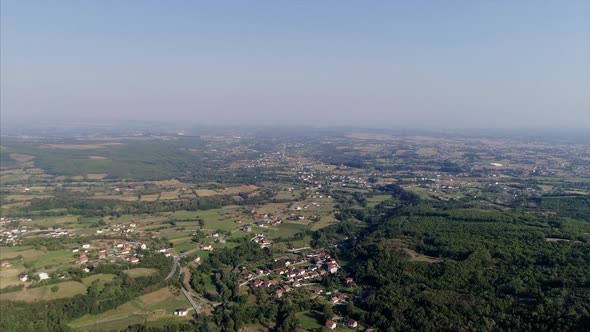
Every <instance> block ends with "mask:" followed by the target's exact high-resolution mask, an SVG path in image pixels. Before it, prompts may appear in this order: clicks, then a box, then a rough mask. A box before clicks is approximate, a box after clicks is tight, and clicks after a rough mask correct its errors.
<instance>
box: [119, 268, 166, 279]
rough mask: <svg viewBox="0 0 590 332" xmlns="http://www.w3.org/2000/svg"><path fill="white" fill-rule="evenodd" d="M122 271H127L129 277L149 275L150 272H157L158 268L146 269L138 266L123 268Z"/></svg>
mask: <svg viewBox="0 0 590 332" xmlns="http://www.w3.org/2000/svg"><path fill="white" fill-rule="evenodd" d="M124 272H125V273H127V275H128V276H129V277H131V278H138V277H144V276H149V275H151V274H154V273H156V272H158V270H156V269H146V268H144V267H139V268H136V269H130V270H125V271H124Z"/></svg>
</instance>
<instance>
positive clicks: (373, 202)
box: [367, 195, 391, 207]
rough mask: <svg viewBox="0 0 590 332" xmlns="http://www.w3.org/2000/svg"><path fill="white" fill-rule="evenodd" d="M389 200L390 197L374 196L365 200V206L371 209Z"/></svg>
mask: <svg viewBox="0 0 590 332" xmlns="http://www.w3.org/2000/svg"><path fill="white" fill-rule="evenodd" d="M390 198H391V195H375V196H373V197H368V198H367V205H369V206H370V207H373V206H375V205H377V204H379V203H381V202H383V201H386V200H388V199H390Z"/></svg>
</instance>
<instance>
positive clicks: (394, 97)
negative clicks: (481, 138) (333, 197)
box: [0, 0, 590, 128]
mask: <svg viewBox="0 0 590 332" xmlns="http://www.w3.org/2000/svg"><path fill="white" fill-rule="evenodd" d="M0 15H1V23H0V24H1V26H0V28H1V30H0V31H1V32H0V34H1V43H2V44H1V47H0V57H1V58H0V63H1V71H0V83H1V84H0V108H1V120H2V123H3V125H2V126H3V127H5V126H10V125H11V124H13V123H22V122H26V121H31V122H33V121H35V122H38V121H46V122H58V121H71V122H84V121H105V122H108V121H134V120H138V121H166V122H175V123H185V124H205V125H220V124H228V125H237V124H245V125H257V124H260V125H265V126H268V125H303V126H363V127H380V128H384V127H389V126H391V127H400V126H409V127H415V128H440V127H451V128H461V127H463V128H473V127H478V128H484V127H485V128H590V2H588V1H566V2H537V1H519V2H517V3H514V2H510V1H497V2H483V1H478V2H467V1H463V2H459V1H457V2H445V3H443V2H438V3H436V2H428V3H426V2H422V3H418V2H410V1H408V2H405V3H402V2H398V3H393V2H372V3H370V6H368V5H367V3H362V2H356V1H355V2H337V1H322V2H271V1H256V2H232V3H231V4H230V3H229V2H228V3H225V4H224V5H222V4H220V3H218V2H211V3H206V2H179V1H178V2H167V3H163V2H158V1H142V2H139V1H127V2H120V1H94V2H90V1H86V2H73V1H70V2H67V1H60V2H51V3H50V2H41V1H26V2H23V1H14V0H5V1H2V2H1V14H0Z"/></svg>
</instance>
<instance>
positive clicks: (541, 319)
mask: <svg viewBox="0 0 590 332" xmlns="http://www.w3.org/2000/svg"><path fill="white" fill-rule="evenodd" d="M0 156H1V165H0V166H1V174H0V175H1V185H0V198H1V219H0V263H1V266H0V283H1V285H0V312H2V319H1V320H0V327H1V328H2V330H3V331H34V330H37V331H58V330H59V331H123V330H127V331H220V330H223V331H300V330H301V331H303V330H305V331H322V330H336V331H361V330H362V331H406V330H422V331H424V330H426V331H429V330H449V331H459V330H478V331H494V330H538V331H542V330H556V328H557V329H559V328H561V329H562V330H583V329H586V328H588V327H589V326H590V287H589V285H590V142H588V137H587V136H583V135H582V136H575V135H573V136H572V137H566V136H552V135H536V134H534V133H531V134H523V133H518V132H510V133H506V132H502V133H495V132H494V131H489V132H465V133H458V132H444V131H432V132H426V131H420V132H412V131H394V130H364V129H344V128H343V129H337V128H330V129H318V128H315V129H310V128H284V129H270V128H262V129H255V128H227V129H223V128H218V129H190V130H188V129H179V128H174V130H160V131H158V130H152V131H149V130H139V129H133V130H131V129H121V130H118V131H117V130H112V129H111V130H108V131H104V132H101V131H100V130H97V129H93V130H88V131H87V132H84V131H83V130H80V129H77V131H76V132H71V131H67V130H64V131H63V132H59V131H56V130H52V131H44V132H27V133H24V132H23V133H9V134H3V136H2V143H1V149H0Z"/></svg>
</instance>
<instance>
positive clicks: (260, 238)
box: [252, 233, 272, 248]
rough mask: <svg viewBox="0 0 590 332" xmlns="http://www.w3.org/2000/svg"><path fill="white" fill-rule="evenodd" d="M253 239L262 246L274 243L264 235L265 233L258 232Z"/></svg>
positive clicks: (265, 246)
mask: <svg viewBox="0 0 590 332" xmlns="http://www.w3.org/2000/svg"><path fill="white" fill-rule="evenodd" d="M252 241H254V242H256V243H258V245H260V248H268V247H270V246H271V245H272V242H270V240H267V239H266V238H265V237H264V234H263V233H258V234H256V236H255V237H254V238H253V239H252Z"/></svg>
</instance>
